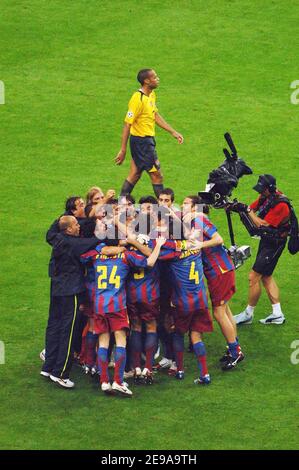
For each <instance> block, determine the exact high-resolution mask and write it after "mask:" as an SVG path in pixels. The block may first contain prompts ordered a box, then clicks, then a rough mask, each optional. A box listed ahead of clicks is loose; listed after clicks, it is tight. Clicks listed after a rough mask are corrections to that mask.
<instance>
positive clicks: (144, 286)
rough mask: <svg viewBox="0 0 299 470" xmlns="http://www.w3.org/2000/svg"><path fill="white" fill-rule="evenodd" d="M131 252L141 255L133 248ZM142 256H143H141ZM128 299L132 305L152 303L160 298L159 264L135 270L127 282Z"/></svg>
mask: <svg viewBox="0 0 299 470" xmlns="http://www.w3.org/2000/svg"><path fill="white" fill-rule="evenodd" d="M130 252H133V253H134V252H135V253H137V254H139V255H141V253H140V252H139V251H138V250H135V249H134V248H132V249H131V250H130ZM141 256H142V255H141ZM127 297H128V301H129V302H131V303H136V302H142V303H146V304H148V303H151V302H154V301H155V300H157V299H158V298H159V297H160V270H159V267H158V263H156V264H155V265H154V266H153V267H152V268H149V267H145V268H137V267H136V268H134V269H132V270H131V272H130V274H129V276H128V280H127Z"/></svg>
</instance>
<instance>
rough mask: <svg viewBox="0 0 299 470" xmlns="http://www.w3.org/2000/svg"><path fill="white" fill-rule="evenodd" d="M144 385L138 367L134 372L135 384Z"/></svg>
mask: <svg viewBox="0 0 299 470" xmlns="http://www.w3.org/2000/svg"><path fill="white" fill-rule="evenodd" d="M142 383H143V376H142V372H141V369H140V367H136V368H135V370H134V384H135V385H141V384H142Z"/></svg>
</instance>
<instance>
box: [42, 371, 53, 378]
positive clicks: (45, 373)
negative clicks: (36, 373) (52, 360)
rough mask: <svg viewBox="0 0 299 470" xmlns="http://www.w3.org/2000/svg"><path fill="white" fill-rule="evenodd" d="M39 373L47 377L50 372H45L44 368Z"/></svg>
mask: <svg viewBox="0 0 299 470" xmlns="http://www.w3.org/2000/svg"><path fill="white" fill-rule="evenodd" d="M40 375H41V376H42V377H46V378H47V379H48V378H49V377H50V375H51V374H50V372H45V371H44V370H41V371H40Z"/></svg>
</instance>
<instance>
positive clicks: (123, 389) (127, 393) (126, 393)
mask: <svg viewBox="0 0 299 470" xmlns="http://www.w3.org/2000/svg"><path fill="white" fill-rule="evenodd" d="M112 390H113V391H114V392H115V393H116V394H117V395H119V396H122V397H126V398H131V397H132V395H133V393H132V392H131V390H130V389H129V388H128V385H127V384H125V383H124V382H123V383H122V384H121V385H119V384H118V383H117V382H113V384H112Z"/></svg>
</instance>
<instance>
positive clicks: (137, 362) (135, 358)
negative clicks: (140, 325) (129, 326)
mask: <svg viewBox="0 0 299 470" xmlns="http://www.w3.org/2000/svg"><path fill="white" fill-rule="evenodd" d="M141 353H142V335H141V331H134V330H133V331H131V336H130V354H131V361H132V365H133V367H134V369H136V367H139V368H141Z"/></svg>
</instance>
